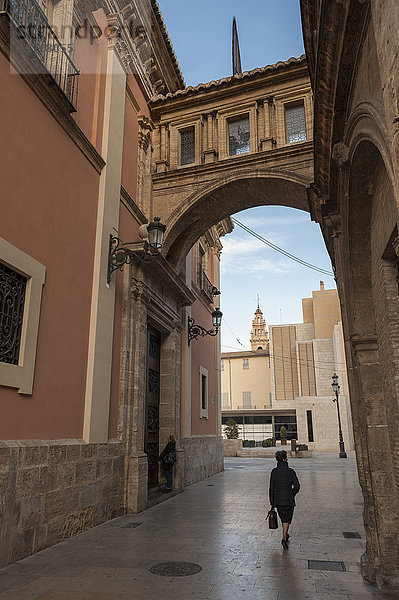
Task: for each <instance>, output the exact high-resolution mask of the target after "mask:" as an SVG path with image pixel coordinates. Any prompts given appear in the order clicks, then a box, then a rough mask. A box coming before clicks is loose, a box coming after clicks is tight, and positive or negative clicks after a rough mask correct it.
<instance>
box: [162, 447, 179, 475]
mask: <svg viewBox="0 0 399 600" xmlns="http://www.w3.org/2000/svg"><path fill="white" fill-rule="evenodd" d="M169 452H173V453H174V454H175V455H176V442H168V443H167V444H166V446H165V448H164V449H163V450H162V452H161V454H160V455H159V458H158V460H160V461H161V468H162V469H163V470H164V471H171V470H172V469H173V463H164V462H162V459H163V457H164V456H167V455H168V454H169Z"/></svg>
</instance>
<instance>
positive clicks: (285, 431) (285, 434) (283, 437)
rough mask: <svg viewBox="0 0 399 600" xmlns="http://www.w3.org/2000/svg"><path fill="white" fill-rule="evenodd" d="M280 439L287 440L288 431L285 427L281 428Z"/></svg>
mask: <svg viewBox="0 0 399 600" xmlns="http://www.w3.org/2000/svg"><path fill="white" fill-rule="evenodd" d="M280 438H281V439H282V440H286V439H287V430H286V428H285V427H284V425H283V426H282V427H280Z"/></svg>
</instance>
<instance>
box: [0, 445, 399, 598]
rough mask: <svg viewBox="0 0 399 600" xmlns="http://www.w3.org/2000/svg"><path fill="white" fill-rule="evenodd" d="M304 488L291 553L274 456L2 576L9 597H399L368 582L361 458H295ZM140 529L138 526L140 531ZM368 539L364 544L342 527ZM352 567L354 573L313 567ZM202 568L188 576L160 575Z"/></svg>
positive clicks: (1, 587)
mask: <svg viewBox="0 0 399 600" xmlns="http://www.w3.org/2000/svg"><path fill="white" fill-rule="evenodd" d="M290 465H291V466H292V467H293V468H295V469H296V470H297V473H298V476H299V479H300V482H301V485H302V489H301V492H300V494H299V496H298V500H297V509H296V512H295V514H294V521H293V526H292V528H291V534H292V537H291V545H290V549H289V550H288V551H286V550H285V551H284V550H283V549H282V547H281V544H280V540H281V527H279V530H277V531H270V530H269V529H268V525H267V522H266V521H265V519H264V517H265V514H266V513H267V510H268V508H269V504H268V494H267V490H268V479H269V472H270V470H271V468H272V467H274V466H275V460H274V459H235V458H230V459H226V461H225V468H226V470H225V471H224V473H219V474H218V475H215V476H214V477H211V478H210V479H207V480H205V481H203V482H200V483H197V484H195V485H193V486H191V487H189V488H186V491H185V492H184V493H183V494H181V495H179V496H176V497H174V498H172V499H170V500H168V501H166V502H163V503H162V504H159V505H157V506H155V507H153V508H151V509H149V510H147V511H146V512H143V513H140V514H138V515H127V516H124V517H121V518H118V519H115V520H114V521H111V522H108V523H106V524H104V525H101V526H99V527H96V528H95V529H92V530H91V531H88V532H86V533H83V534H81V535H79V536H77V537H75V538H73V539H70V540H67V541H65V542H63V543H61V544H58V545H57V546H54V547H53V548H49V549H47V550H44V551H42V552H40V553H38V554H36V555H35V556H32V557H29V558H27V559H25V560H22V561H20V562H18V563H16V564H15V565H11V566H9V567H6V568H4V569H2V570H1V571H0V600H36V599H39V598H40V600H135V599H143V600H158V599H165V600H172V599H176V600H186V599H189V598H195V599H201V598H207V599H209V600H227V599H229V600H233V599H234V600H235V599H238V600H302V599H307V598H310V599H312V600H367V599H369V598H370V599H372V598H374V599H378V598H381V599H382V598H399V592H398V593H397V594H392V593H391V594H386V593H382V592H379V591H377V590H376V589H375V588H374V587H373V586H371V585H368V584H365V583H364V582H363V580H362V578H361V576H360V573H359V558H360V555H361V554H362V552H363V551H364V533H363V527H362V518H361V513H362V496H361V493H360V488H359V486H358V483H357V476H356V467H355V460H354V458H353V453H351V457H350V458H349V459H348V460H344V459H338V458H336V457H335V456H332V455H328V454H319V455H317V456H316V457H314V458H312V459H302V460H301V459H296V460H291V461H290ZM132 525H133V526H132ZM343 531H345V532H359V533H360V535H361V539H347V538H344V537H343V535H342V532H343ZM308 560H320V561H343V562H344V564H345V567H346V571H345V572H330V571H325V570H310V569H308ZM166 561H185V562H191V563H196V564H198V565H200V566H201V567H202V570H201V571H200V572H199V573H197V574H195V575H191V576H187V577H164V576H158V575H155V574H152V573H151V572H150V571H149V568H150V567H151V566H153V565H156V564H158V563H162V562H166Z"/></svg>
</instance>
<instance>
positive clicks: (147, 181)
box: [136, 115, 154, 219]
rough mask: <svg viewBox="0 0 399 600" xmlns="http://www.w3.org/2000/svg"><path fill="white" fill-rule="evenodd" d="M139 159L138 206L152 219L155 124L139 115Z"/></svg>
mask: <svg viewBox="0 0 399 600" xmlns="http://www.w3.org/2000/svg"><path fill="white" fill-rule="evenodd" d="M138 124H139V136H138V142H139V144H138V146H139V148H138V157H137V200H136V201H137V205H138V206H139V208H140V209H141V210H142V212H143V213H144V214H145V215H146V216H147V217H148V218H149V219H151V218H152V216H153V215H152V178H151V153H152V146H151V133H152V131H153V130H154V124H153V122H152V121H151V119H149V118H148V117H146V116H144V115H139V117H138Z"/></svg>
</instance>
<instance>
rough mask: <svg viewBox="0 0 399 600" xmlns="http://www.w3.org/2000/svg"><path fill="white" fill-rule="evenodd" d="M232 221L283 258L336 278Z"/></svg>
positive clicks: (332, 274)
mask: <svg viewBox="0 0 399 600" xmlns="http://www.w3.org/2000/svg"><path fill="white" fill-rule="evenodd" d="M231 220H232V221H233V223H235V224H236V225H238V226H239V227H241V229H243V230H244V231H246V232H247V233H249V234H250V235H252V236H253V237H255V238H256V239H257V240H259V241H261V242H263V243H264V244H266V245H267V246H269V247H270V248H272V249H273V250H276V252H280V254H283V256H286V257H287V258H290V259H291V260H294V261H295V262H297V263H299V264H300V265H302V266H304V267H308V269H313V270H314V271H317V272H318V273H322V275H327V276H328V277H334V273H332V272H331V271H327V270H326V269H322V268H321V267H316V265H312V264H311V263H308V262H307V261H306V260H302V258H298V257H297V256H294V254H291V253H290V252H287V251H286V250H283V248H280V247H279V246H276V244H273V242H270V241H269V240H267V239H266V238H264V237H262V236H261V235H259V233H256V232H255V231H253V230H252V229H250V228H249V227H247V226H246V225H244V224H243V223H241V222H240V221H238V220H237V219H236V218H235V217H231Z"/></svg>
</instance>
